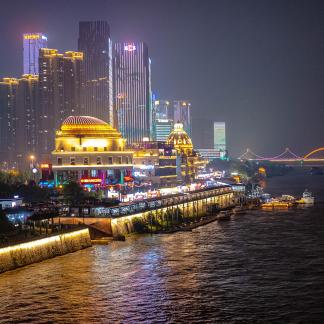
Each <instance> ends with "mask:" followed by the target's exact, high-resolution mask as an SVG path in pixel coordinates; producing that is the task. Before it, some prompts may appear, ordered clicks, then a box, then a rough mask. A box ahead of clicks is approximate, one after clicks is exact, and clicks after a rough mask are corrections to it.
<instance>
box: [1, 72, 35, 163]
mask: <svg viewBox="0 0 324 324" xmlns="http://www.w3.org/2000/svg"><path fill="white" fill-rule="evenodd" d="M38 99H39V87H38V76H37V75H31V74H26V75H23V76H22V77H21V78H20V79H16V78H3V79H2V81H1V82H0V155H1V163H2V167H3V168H18V169H26V168H28V167H29V162H30V161H29V156H30V155H35V154H37V149H38V146H37V144H38V136H37V135H38V129H37V124H38V114H39V100H38Z"/></svg>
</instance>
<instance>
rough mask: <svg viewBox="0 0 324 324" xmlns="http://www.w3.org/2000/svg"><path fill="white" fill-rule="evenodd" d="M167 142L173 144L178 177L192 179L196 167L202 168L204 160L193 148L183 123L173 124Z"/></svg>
mask: <svg viewBox="0 0 324 324" xmlns="http://www.w3.org/2000/svg"><path fill="white" fill-rule="evenodd" d="M166 142H167V144H170V145H173V147H174V148H175V149H176V151H177V154H178V156H179V158H178V160H179V161H178V177H179V178H182V179H183V180H185V181H186V182H191V181H192V180H194V178H195V176H196V174H197V171H198V169H200V168H204V166H205V165H206V163H205V161H203V160H202V159H201V157H200V156H199V155H198V154H197V153H196V152H195V151H194V150H193V145H192V141H191V138H190V137H189V135H188V134H187V133H186V131H185V130H184V129H183V124H181V123H176V124H174V129H173V131H172V132H171V133H170V135H169V136H168V138H167V141H166Z"/></svg>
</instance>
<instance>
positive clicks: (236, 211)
mask: <svg viewBox="0 0 324 324" xmlns="http://www.w3.org/2000/svg"><path fill="white" fill-rule="evenodd" d="M246 210H247V208H246V207H244V206H236V207H235V208H233V210H232V211H233V213H234V214H235V215H241V214H245V213H246Z"/></svg>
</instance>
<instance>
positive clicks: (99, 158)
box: [97, 156, 102, 165]
mask: <svg viewBox="0 0 324 324" xmlns="http://www.w3.org/2000/svg"><path fill="white" fill-rule="evenodd" d="M97 164H98V165H99V164H102V163H101V157H100V156H98V157H97Z"/></svg>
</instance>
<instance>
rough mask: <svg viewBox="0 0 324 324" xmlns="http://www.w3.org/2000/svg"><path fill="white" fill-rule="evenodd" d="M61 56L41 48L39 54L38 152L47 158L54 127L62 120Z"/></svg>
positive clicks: (53, 51)
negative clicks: (39, 106)
mask: <svg viewBox="0 0 324 324" xmlns="http://www.w3.org/2000/svg"><path fill="white" fill-rule="evenodd" d="M63 71H64V68H63V54H59V53H58V50H56V49H49V48H42V49H41V50H40V54H39V90H40V105H41V114H40V124H41V125H40V126H41V128H40V151H41V156H42V158H45V157H48V154H49V153H50V151H51V150H52V148H53V144H52V143H53V138H54V134H55V129H56V127H57V126H58V125H59V124H60V123H61V122H62V121H63V120H64V117H65V115H64V92H63V89H64V88H63V86H64V85H63V80H64V75H63Z"/></svg>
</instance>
